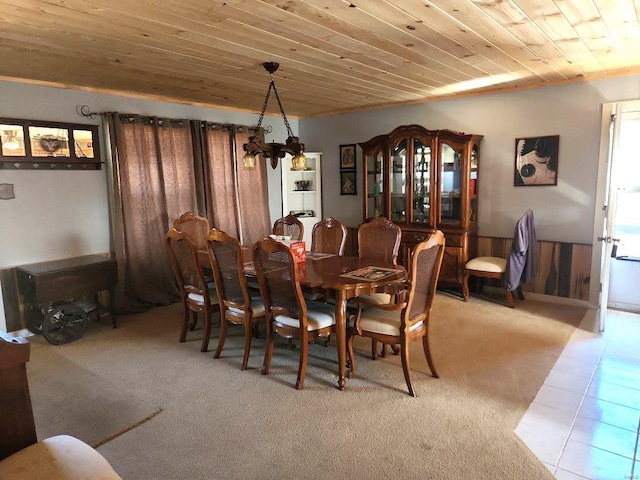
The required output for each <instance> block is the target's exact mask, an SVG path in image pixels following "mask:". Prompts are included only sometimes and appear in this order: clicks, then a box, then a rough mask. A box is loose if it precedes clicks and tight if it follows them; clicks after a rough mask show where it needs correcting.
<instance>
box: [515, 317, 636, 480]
mask: <svg viewBox="0 0 640 480" xmlns="http://www.w3.org/2000/svg"><path fill="white" fill-rule="evenodd" d="M594 316H595V315H593V314H592V315H591V316H590V317H589V316H587V317H585V320H584V321H583V323H582V325H581V326H580V328H579V329H576V331H575V333H574V334H573V336H572V337H571V339H570V341H569V343H568V344H567V346H566V347H565V349H564V351H563V352H562V354H561V355H560V357H559V358H558V361H557V362H556V364H555V366H554V367H553V369H552V370H551V372H550V373H549V376H548V377H547V379H546V381H545V382H544V385H543V386H542V388H541V389H540V391H539V392H538V395H537V396H536V398H535V399H534V400H533V403H531V405H530V406H529V409H528V411H527V413H526V414H525V415H524V417H522V420H521V421H520V424H519V425H518V427H517V428H516V433H517V434H518V436H519V437H520V438H521V439H522V440H523V441H524V442H525V444H526V445H527V446H528V447H529V448H530V449H531V451H533V453H535V454H536V456H537V457H538V458H539V459H540V460H542V461H543V462H544V464H545V465H546V466H547V468H548V469H549V470H550V471H551V473H553V474H554V475H555V478H556V479H558V480H579V479H592V480H629V479H636V480H638V479H640V451H639V447H638V443H639V428H640V315H638V314H632V313H626V312H619V311H614V310H610V311H609V313H608V317H607V322H606V329H605V332H604V333H602V334H598V333H592V332H594V331H597V329H596V328H594V327H593V325H594V323H595V319H594V318H593V317H594Z"/></svg>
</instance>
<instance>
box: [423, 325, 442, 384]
mask: <svg viewBox="0 0 640 480" xmlns="http://www.w3.org/2000/svg"><path fill="white" fill-rule="evenodd" d="M422 349H423V350H424V356H425V358H426V359H427V363H428V364H429V368H430V369H431V375H432V376H433V377H435V378H440V375H438V372H437V371H436V366H435V365H434V364H433V359H432V358H431V349H430V348H429V330H427V331H426V332H425V333H424V337H422Z"/></svg>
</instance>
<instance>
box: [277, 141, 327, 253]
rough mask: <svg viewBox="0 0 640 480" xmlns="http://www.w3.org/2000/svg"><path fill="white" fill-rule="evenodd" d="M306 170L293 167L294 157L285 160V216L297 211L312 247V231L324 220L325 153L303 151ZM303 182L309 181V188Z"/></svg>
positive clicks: (309, 244)
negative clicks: (323, 178)
mask: <svg viewBox="0 0 640 480" xmlns="http://www.w3.org/2000/svg"><path fill="white" fill-rule="evenodd" d="M304 154H305V156H306V157H307V170H291V157H290V156H289V155H287V157H286V158H284V159H283V161H282V169H281V170H282V216H283V217H284V216H287V215H289V214H292V213H293V214H294V215H295V214H296V213H299V214H301V215H298V220H300V221H301V222H302V224H303V225H304V241H305V242H306V244H307V245H306V247H307V250H309V249H310V248H311V231H312V230H313V226H314V225H315V224H316V223H318V222H319V221H320V220H322V171H321V159H322V153H319V152H304ZM300 182H309V183H308V184H307V185H308V187H307V189H304V187H305V185H304V184H303V183H300Z"/></svg>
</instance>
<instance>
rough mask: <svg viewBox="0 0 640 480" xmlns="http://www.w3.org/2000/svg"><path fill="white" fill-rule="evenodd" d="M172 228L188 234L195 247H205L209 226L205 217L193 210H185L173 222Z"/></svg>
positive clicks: (204, 248)
mask: <svg viewBox="0 0 640 480" xmlns="http://www.w3.org/2000/svg"><path fill="white" fill-rule="evenodd" d="M173 228H175V229H176V230H177V231H179V232H183V233H186V234H187V235H189V236H190V237H191V240H192V241H193V243H194V244H195V246H196V249H198V250H203V251H204V250H206V249H207V234H208V233H209V230H210V228H211V227H210V226H209V220H207V219H206V218H205V217H202V216H200V215H198V214H197V213H194V212H185V213H183V214H182V215H180V217H178V218H177V219H176V220H175V221H174V222H173Z"/></svg>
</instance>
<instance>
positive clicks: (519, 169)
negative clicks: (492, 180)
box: [513, 135, 560, 187]
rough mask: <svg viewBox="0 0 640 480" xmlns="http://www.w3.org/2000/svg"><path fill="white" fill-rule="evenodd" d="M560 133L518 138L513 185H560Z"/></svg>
mask: <svg viewBox="0 0 640 480" xmlns="http://www.w3.org/2000/svg"><path fill="white" fill-rule="evenodd" d="M559 146H560V135H549V136H546V137H527V138H516V152H515V167H514V172H513V185H514V186H516V187H532V186H540V185H547V186H549V185H558V151H559Z"/></svg>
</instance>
